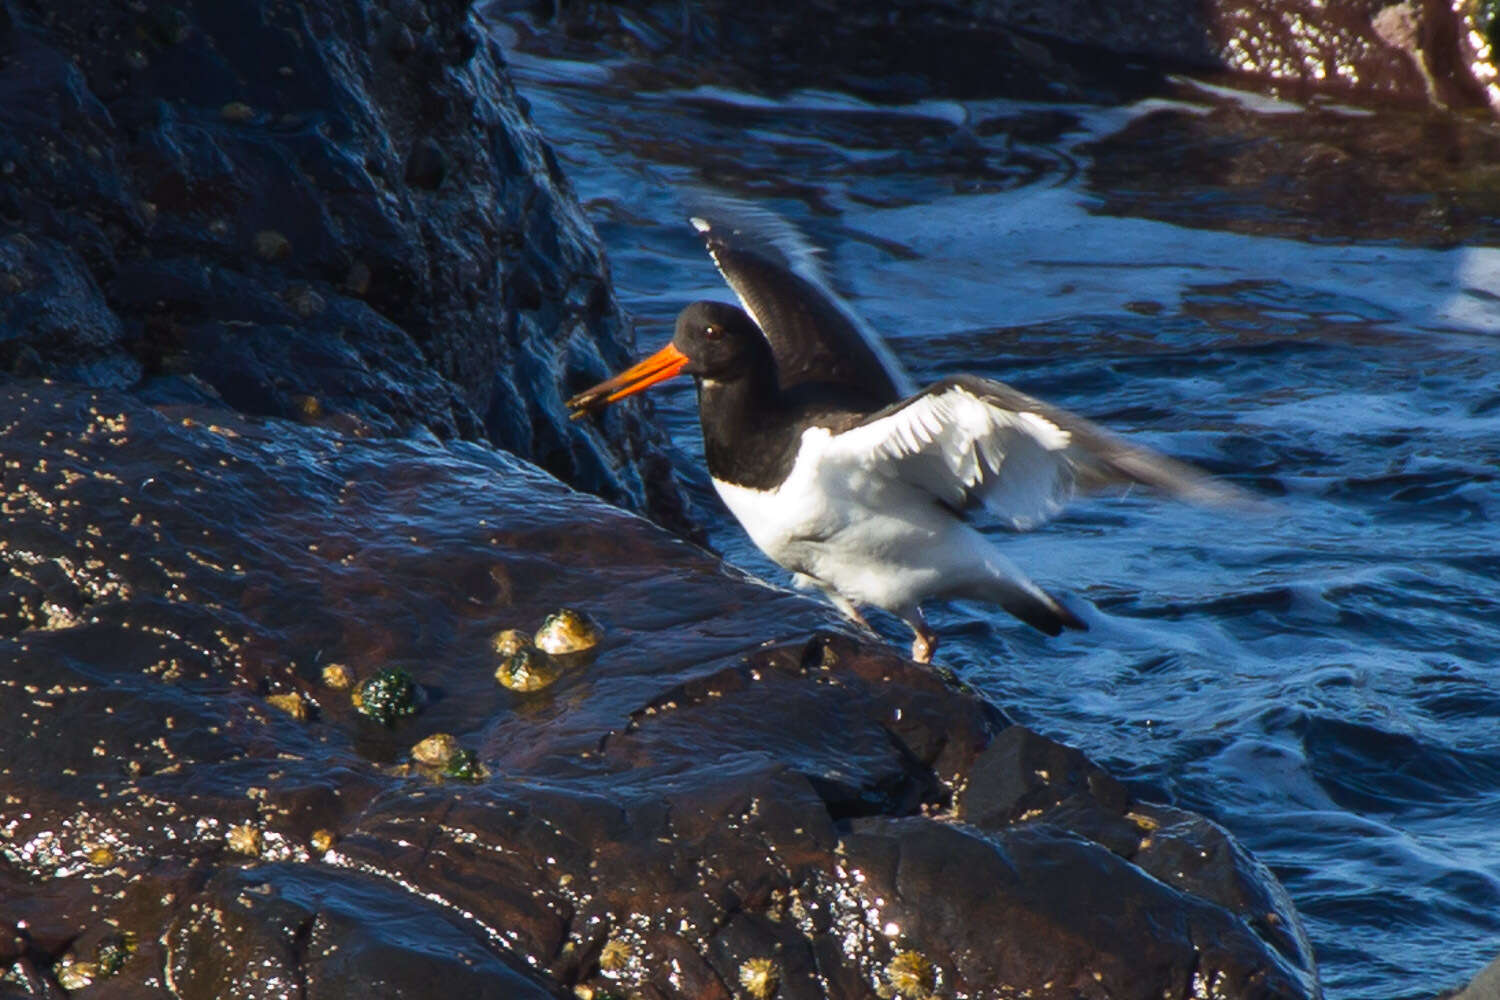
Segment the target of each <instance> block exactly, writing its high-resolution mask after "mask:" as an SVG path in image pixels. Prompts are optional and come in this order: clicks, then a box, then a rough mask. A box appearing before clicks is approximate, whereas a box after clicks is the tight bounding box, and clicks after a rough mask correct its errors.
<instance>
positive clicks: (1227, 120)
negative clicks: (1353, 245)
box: [1083, 105, 1500, 247]
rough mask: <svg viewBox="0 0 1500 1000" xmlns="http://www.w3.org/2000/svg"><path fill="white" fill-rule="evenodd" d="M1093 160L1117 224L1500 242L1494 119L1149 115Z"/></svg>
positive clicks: (1096, 187) (1331, 112) (1090, 150)
mask: <svg viewBox="0 0 1500 1000" xmlns="http://www.w3.org/2000/svg"><path fill="white" fill-rule="evenodd" d="M1083 152H1084V153H1085V154H1087V156H1088V160H1089V164H1090V165H1089V185H1090V188H1091V190H1092V191H1093V193H1094V194H1095V195H1096V196H1097V198H1098V209H1097V210H1098V211H1102V212H1106V213H1110V214H1119V215H1132V216H1144V217H1147V218H1156V219H1162V220H1164V221H1167V222H1171V223H1173V224H1174V225H1178V226H1190V227H1206V228H1213V229H1222V230H1228V231H1231V232H1240V233H1249V234H1254V235H1258V236H1260V235H1263V236H1285V237H1291V238H1297V239H1325V240H1326V239H1329V238H1339V239H1345V240H1351V241H1382V240H1393V241H1401V242H1404V243H1412V244H1417V245H1427V246H1434V247H1449V246H1454V245H1457V244H1460V243H1474V244H1491V243H1494V242H1495V241H1496V240H1500V224H1497V221H1496V220H1497V219H1500V166H1497V164H1500V136H1496V134H1495V130H1494V126H1493V123H1491V122H1490V121H1489V120H1488V119H1485V118H1479V117H1475V116H1466V117H1464V116H1456V115H1435V114H1432V113H1430V112H1420V113H1398V112H1391V113H1387V114H1382V115H1377V116H1370V115H1351V114H1345V113H1342V112H1341V111H1340V110H1338V109H1324V110H1319V109H1310V110H1308V111H1305V112H1303V113H1300V114H1295V115H1263V114H1260V115H1258V114H1255V113H1254V112H1253V111H1250V110H1246V109H1244V108H1241V107H1238V106H1234V105H1223V106H1220V107H1217V108H1215V109H1214V110H1213V111H1211V112H1209V113H1207V114H1201V115H1200V114H1192V113H1186V112H1179V111H1173V110H1167V111H1161V112H1156V113H1153V114H1150V115H1144V116H1141V117H1140V118H1137V119H1135V120H1134V121H1132V122H1130V123H1129V124H1128V125H1126V126H1125V127H1124V128H1123V129H1121V130H1120V131H1118V132H1116V133H1114V134H1113V135H1110V136H1108V137H1107V138H1105V139H1102V140H1100V141H1099V142H1096V143H1092V144H1090V145H1087V146H1085V147H1083ZM1163 178H1168V179H1169V180H1166V181H1163ZM1312 214H1316V216H1317V218H1318V223H1317V226H1316V228H1314V227H1313V226H1312V225H1311V224H1310V223H1309V221H1308V219H1309V216H1310V215H1312Z"/></svg>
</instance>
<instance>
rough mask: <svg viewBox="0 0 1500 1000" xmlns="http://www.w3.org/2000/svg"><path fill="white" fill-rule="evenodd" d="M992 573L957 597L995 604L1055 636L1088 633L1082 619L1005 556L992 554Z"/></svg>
mask: <svg viewBox="0 0 1500 1000" xmlns="http://www.w3.org/2000/svg"><path fill="white" fill-rule="evenodd" d="M992 560H993V561H992V564H991V566H990V570H991V572H992V574H993V575H992V576H991V577H990V578H989V579H987V580H985V581H983V582H982V583H978V584H976V585H975V586H973V587H972V588H970V589H967V590H966V592H965V593H963V594H962V595H959V596H963V597H968V598H970V599H971V600H979V601H987V602H988V603H990V604H998V605H1000V607H1002V608H1004V609H1005V610H1006V611H1007V612H1009V613H1010V614H1012V615H1014V616H1015V617H1017V618H1019V619H1021V621H1023V622H1025V623H1026V624H1027V625H1030V626H1031V627H1032V628H1034V629H1036V630H1037V631H1038V632H1045V633H1046V634H1048V635H1058V634H1060V633H1061V632H1062V630H1063V629H1065V628H1066V629H1073V630H1075V631H1078V632H1087V631H1088V625H1086V624H1085V623H1084V621H1083V619H1081V618H1079V617H1078V616H1077V615H1075V614H1074V613H1073V612H1071V611H1069V610H1068V609H1067V608H1066V607H1065V606H1064V605H1063V603H1062V602H1061V601H1059V600H1058V599H1057V598H1055V597H1053V596H1052V595H1051V594H1049V593H1047V592H1046V591H1045V590H1043V589H1042V588H1041V587H1038V586H1037V585H1036V584H1034V583H1032V582H1031V581H1030V580H1029V579H1027V578H1026V574H1024V573H1022V572H1021V571H1020V569H1019V568H1017V567H1016V566H1015V565H1014V564H1012V563H1011V562H1010V560H1008V559H1003V558H1000V557H998V556H993V557H992Z"/></svg>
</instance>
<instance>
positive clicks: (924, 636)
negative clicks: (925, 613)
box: [911, 628, 938, 663]
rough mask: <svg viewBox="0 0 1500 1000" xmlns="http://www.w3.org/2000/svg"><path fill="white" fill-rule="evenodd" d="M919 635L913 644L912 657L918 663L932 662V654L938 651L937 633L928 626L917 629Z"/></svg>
mask: <svg viewBox="0 0 1500 1000" xmlns="http://www.w3.org/2000/svg"><path fill="white" fill-rule="evenodd" d="M916 632H917V637H916V639H914V640H913V641H912V644H911V658H912V659H913V660H916V661H917V662H918V663H931V662H932V654H933V653H936V652H937V648H938V637H937V633H936V632H934V631H932V630H931V629H927V628H920V629H917V630H916Z"/></svg>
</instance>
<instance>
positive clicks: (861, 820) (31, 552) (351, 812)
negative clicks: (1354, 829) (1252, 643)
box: [0, 379, 1317, 1000]
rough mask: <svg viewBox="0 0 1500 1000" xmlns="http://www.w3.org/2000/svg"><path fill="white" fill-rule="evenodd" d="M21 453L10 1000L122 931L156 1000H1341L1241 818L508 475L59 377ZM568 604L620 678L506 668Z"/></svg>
mask: <svg viewBox="0 0 1500 1000" xmlns="http://www.w3.org/2000/svg"><path fill="white" fill-rule="evenodd" d="M0 430H3V439H0V444H3V446H4V451H5V454H6V458H7V461H6V464H5V467H4V469H3V470H0V483H3V494H0V504H3V513H4V515H5V517H6V519H7V530H6V532H5V533H4V536H3V538H0V561H3V563H4V565H5V566H6V569H7V570H8V585H7V595H6V598H5V600H3V601H0V635H3V636H4V638H3V640H0V898H4V899H5V900H6V907H5V914H4V916H5V920H6V923H5V925H4V927H3V931H4V933H3V934H0V963H3V964H4V965H5V966H7V967H8V968H9V970H10V971H9V972H8V973H6V975H8V977H9V978H8V979H7V980H6V981H5V986H6V988H7V989H10V990H12V991H17V990H24V991H27V992H26V993H24V994H23V995H32V996H51V995H61V994H60V992H59V985H60V977H61V976H64V974H65V973H66V971H67V970H68V969H73V970H74V971H76V969H77V964H76V963H77V961H86V960H88V957H89V956H90V955H93V954H96V953H97V952H98V945H99V943H100V942H102V941H104V939H105V938H106V937H107V936H108V935H119V936H121V938H122V939H123V940H125V941H128V942H130V943H131V945H132V947H133V950H132V951H130V952H129V954H128V955H127V956H126V957H125V958H124V960H123V961H122V962H120V963H119V967H118V969H116V970H115V971H114V972H113V974H112V975H111V976H110V977H109V984H108V990H109V995H111V996H118V997H126V998H130V997H135V996H148V995H149V996H157V995H160V993H161V992H162V990H163V988H164V986H168V985H169V986H170V988H171V990H172V992H173V994H174V995H175V996H178V997H181V998H183V1000H199V998H209V997H219V996H224V995H227V994H228V993H229V992H231V987H232V991H233V992H235V994H236V995H245V996H271V995H281V994H282V993H284V992H286V991H287V990H288V989H291V988H295V989H296V990H297V991H299V992H300V993H301V994H302V995H308V996H329V997H333V996H350V995H358V994H362V993H369V992H370V991H371V990H372V989H375V988H376V987H375V985H374V984H376V983H380V984H382V985H381V986H380V987H379V990H380V991H381V992H382V993H384V994H388V995H401V996H433V995H455V996H458V995H464V996H467V995H476V996H521V997H525V996H533V995H535V996H565V995H570V994H571V995H584V996H588V995H592V996H605V995H640V996H649V997H661V998H678V997H682V998H687V997H693V998H700V997H724V998H727V997H731V996H737V995H744V993H743V986H742V983H743V980H742V979H741V976H742V969H744V968H745V966H746V963H750V962H757V963H764V962H765V961H769V962H771V963H773V965H774V969H775V972H776V977H777V983H778V987H777V989H778V993H777V994H776V995H778V996H782V997H788V998H804V997H806V998H813V997H835V998H850V1000H853V998H863V997H868V996H870V995H871V994H872V993H878V992H881V991H889V989H890V988H892V984H893V983H895V982H898V981H899V982H900V983H907V984H912V983H915V984H918V985H920V984H921V983H922V981H923V980H924V978H925V977H926V976H929V975H930V976H931V980H932V983H933V984H934V986H935V987H936V991H937V993H938V994H939V995H950V994H951V993H953V992H954V991H959V990H961V991H964V992H967V993H968V994H969V995H1001V992H1002V990H1003V989H1004V988H1005V987H1007V986H1009V987H1014V988H1016V989H1029V990H1030V991H1031V995H1032V996H1036V997H1057V998H1062V997H1075V996H1078V995H1101V996H1102V995H1112V996H1125V997H1136V996H1139V997H1146V996H1152V997H1159V996H1162V995H1172V996H1187V995H1204V994H1206V993H1208V992H1210V991H1211V992H1212V994H1213V995H1216V996H1226V997H1257V998H1258V997H1312V996H1316V995H1317V987H1316V985H1315V983H1314V978H1313V972H1312V961H1311V958H1310V957H1309V955H1308V953H1307V950H1306V944H1305V941H1304V939H1303V937H1302V934H1301V931H1300V928H1299V926H1298V923H1297V918H1296V915H1295V913H1294V912H1293V911H1292V909H1291V907H1290V906H1289V905H1287V904H1286V902H1285V899H1284V897H1283V896H1282V895H1281V894H1280V889H1279V887H1277V886H1276V884H1275V881H1274V879H1272V878H1271V877H1270V876H1269V875H1268V874H1266V873H1265V871H1264V870H1263V869H1261V868H1260V867H1259V866H1258V865H1256V864H1255V863H1254V862H1253V861H1252V860H1250V859H1249V858H1247V857H1246V856H1245V855H1244V854H1243V852H1242V851H1240V850H1239V849H1238V848H1237V847H1236V846H1235V845H1234V844H1233V842H1232V841H1231V840H1230V839H1229V838H1228V837H1227V836H1226V835H1224V834H1223V833H1222V831H1219V830H1217V828H1215V827H1213V826H1212V825H1211V824H1209V823H1207V822H1206V821H1204V820H1202V819H1201V818H1200V817H1196V816H1193V815H1191V814H1188V813H1183V812H1179V811H1177V810H1173V809H1168V808H1165V807H1159V806H1151V805H1148V804H1145V803H1140V802H1136V801H1133V800H1132V799H1131V797H1130V796H1129V794H1128V793H1127V792H1126V791H1125V790H1124V789H1123V788H1122V786H1120V785H1119V784H1117V783H1116V782H1114V781H1113V780H1112V779H1110V778H1109V777H1108V775H1107V774H1105V773H1104V772H1103V771H1102V770H1100V769H1099V768H1097V767H1096V766H1094V765H1093V764H1091V763H1090V762H1089V761H1088V760H1087V759H1085V758H1084V757H1083V756H1082V755H1081V754H1079V753H1077V752H1076V751H1073V750H1069V749H1067V748H1064V747H1060V746H1058V745H1057V744H1055V743H1053V742H1052V741H1050V740H1047V739H1045V738H1043V737H1041V736H1038V735H1036V734H1035V733H1031V732H1029V731H1027V730H1024V729H1020V728H1017V727H1007V725H1006V722H1005V720H1004V719H1003V718H1002V717H1001V716H1000V714H999V713H998V712H997V711H996V710H994V709H993V708H991V707H990V706H988V705H987V704H985V703H984V702H982V701H980V700H979V699H977V698H976V697H974V696H972V695H971V694H968V693H966V692H964V691H962V690H960V689H959V688H957V687H956V686H954V685H952V684H951V683H950V682H948V681H946V680H945V679H944V678H943V676H942V675H941V674H939V673H938V672H935V671H933V670H931V669H929V668H926V667H923V666H920V665H918V664H914V663H912V662H910V661H907V660H905V659H902V658H900V657H898V656H896V655H894V654H893V653H892V652H891V651H889V650H887V649H883V648H879V647H875V646H871V645H869V644H867V643H864V642H862V641H858V640H855V639H853V638H850V637H847V636H845V635H843V634H840V633H838V632H837V631H829V630H828V628H829V623H830V612H828V611H827V610H826V609H824V608H823V607H822V606H820V605H818V604H815V603H813V602H811V601H808V600H806V599H804V598H802V597H799V596H797V595H794V594H791V593H787V592H784V591H777V590H771V589H769V588H766V587H763V586H761V585H758V584H755V583H753V582H751V581H748V580H747V579H745V578H744V577H742V576H740V575H738V574H734V573H731V572H729V571H728V570H726V569H725V568H724V567H723V566H722V565H720V564H718V563H716V562H714V561H713V560H711V559H709V558H708V557H707V556H705V555H704V554H703V553H702V552H701V551H700V550H698V549H696V548H694V547H692V546H690V545H688V544H686V543H684V542H682V541H680V540H679V539H676V538H675V537H673V536H671V535H668V534H666V533H664V532H662V531H660V530H658V529H656V528H654V527H652V526H651V525H649V524H648V523H647V522H645V521H644V520H641V519H639V518H636V517H633V516H631V515H628V514H625V513H623V512H621V511H619V510H617V509H615V508H612V507H609V506H607V505H605V504H603V503H600V502H599V501H597V500H595V499H593V498H591V497H588V496H586V495H584V494H580V493H575V492H573V491H571V490H570V489H568V488H567V487H565V486H563V485H562V484H560V483H558V482H556V481H555V480H552V479H550V478H548V477H547V476H545V475H544V474H542V473H540V472H539V471H537V470H536V469H535V467H533V466H530V465H528V464H526V463H523V462H521V461H519V460H516V459H514V458H512V457H511V456H508V455H506V454H504V453H501V452H496V451H492V450H489V449H486V448H483V447H480V446H476V445H471V444H466V443H462V442H449V443H446V444H445V443H440V442H438V441H435V440H431V439H428V440H415V439H404V440H403V439H392V438H385V439H376V440H361V439H358V438H355V437H351V436H347V435H341V434H337V433H334V432H331V431H329V430H327V429H325V428H319V427H305V426H297V425H294V424H289V423H286V422H283V421H276V420H255V419H248V418H244V417H241V416H238V415H236V414H233V413H229V412H226V411H224V410H223V409H221V408H210V407H204V406H199V405H184V404H172V405H168V404H162V405H160V406H157V407H151V406H147V405H145V404H143V403H142V402H141V401H139V400H138V399H137V398H135V397H134V396H133V395H130V394H127V393H123V392H112V391H85V390H83V389H79V388H77V387H70V386H65V385H60V384H56V383H47V382H43V381H40V380H14V379H13V380H11V381H9V382H8V383H6V384H5V386H4V392H3V393H0ZM562 605H567V606H570V607H576V608H578V609H580V610H581V611H583V612H585V613H587V614H589V615H591V616H593V617H595V618H596V619H597V620H598V621H600V622H601V623H602V624H603V626H604V631H603V639H602V641H601V643H600V645H599V646H598V647H596V648H595V649H594V650H591V651H590V653H591V654H593V655H594V658H593V659H592V660H591V661H589V662H587V663H586V664H583V665H580V666H578V667H577V668H576V669H569V670H568V671H565V672H564V673H563V674H562V675H561V677H560V678H559V679H558V680H557V681H556V683H555V684H553V685H552V686H551V687H549V688H548V689H546V690H545V691H542V692H532V693H528V694H515V693H512V692H509V691H507V690H505V689H504V688H502V687H500V686H499V685H497V684H495V683H494V681H493V679H492V678H491V676H490V675H491V672H492V669H493V662H494V661H493V658H494V655H495V653H494V648H493V637H494V635H495V633H496V632H497V631H499V630H500V629H502V628H504V627H507V626H509V625H510V624H512V623H515V622H533V621H538V620H540V619H541V618H542V617H543V616H545V615H546V614H548V613H549V612H551V611H553V610H555V609H556V608H557V607H559V606H562ZM768 640H769V641H768ZM331 664H339V665H341V666H342V669H341V670H340V671H339V673H340V674H341V675H343V676H345V677H347V675H349V674H352V675H353V676H355V677H357V678H368V677H371V676H374V675H376V674H378V673H379V672H380V671H381V670H385V669H389V668H397V667H399V668H401V669H404V670H406V671H407V672H409V673H410V674H411V675H412V676H413V678H414V679H415V680H416V681H417V683H419V684H420V685H421V686H422V688H423V690H424V691H425V692H426V694H427V696H428V700H427V702H426V704H425V705H424V707H423V710H422V711H421V713H419V714H417V715H414V716H408V717H404V718H399V719H395V720H393V725H392V726H391V727H390V728H389V729H388V728H385V727H383V726H379V725H376V724H374V723H371V722H369V721H368V720H364V719H362V718H361V717H359V716H358V714H357V712H356V710H355V708H354V707H353V706H352V705H351V704H350V700H349V693H348V691H347V690H340V689H338V688H334V687H329V686H328V685H327V682H326V678H327V677H328V676H329V671H330V670H331V667H330V665H331ZM288 693H296V694H298V695H300V696H301V698H302V699H303V700H305V701H306V702H307V703H308V704H309V705H310V706H313V707H315V709H316V710H315V711H311V712H309V713H308V714H307V716H306V717H305V718H303V719H301V720H299V719H296V718H293V717H292V716H291V715H288V714H287V713H285V712H283V711H278V710H277V709H276V708H274V707H272V706H271V704H268V703H267V698H268V696H275V695H279V694H288ZM438 733H443V734H449V735H450V736H451V737H452V738H453V739H454V740H455V741H456V742H458V743H460V744H462V745H463V746H464V747H468V748H475V749H476V750H477V756H478V763H479V764H480V765H482V770H478V771H476V773H475V774H474V775H472V776H471V777H470V780H463V781H458V780H452V779H448V780H444V779H442V778H439V777H436V776H433V775H431V774H426V773H422V769H419V768H413V767H411V766H409V765H407V764H405V763H404V762H405V761H406V760H407V755H408V754H409V752H410V748H411V747H412V746H413V745H414V744H416V743H418V742H419V741H421V740H422V739H423V738H425V737H428V736H431V735H433V734H438ZM70 956H71V957H70ZM929 963H930V965H929ZM753 968H765V966H764V965H763V964H762V965H757V966H752V969H753ZM929 970H930V971H929ZM580 988H581V990H580Z"/></svg>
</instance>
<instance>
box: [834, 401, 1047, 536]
mask: <svg viewBox="0 0 1500 1000" xmlns="http://www.w3.org/2000/svg"><path fill="white" fill-rule="evenodd" d="M1071 441H1072V435H1071V434H1069V433H1068V432H1067V431H1066V430H1064V429H1063V428H1061V427H1059V426H1057V425H1056V424H1055V423H1053V422H1052V421H1050V420H1048V419H1047V418H1045V417H1043V416H1042V415H1041V414H1038V413H1033V412H1030V411H1018V410H1011V409H1006V408H1005V407H1002V406H997V405H995V404H994V403H993V402H986V401H985V400H984V399H982V398H980V397H979V396H976V395H974V394H973V393H971V392H969V391H968V390H966V389H964V388H963V387H962V386H950V387H949V388H947V389H944V390H943V391H941V392H932V393H928V394H926V395H923V396H919V397H918V398H916V399H914V400H912V402H911V403H910V404H908V405H907V406H904V407H902V408H901V409H899V410H897V411H896V412H895V413H892V414H891V415H890V416H887V417H881V418H880V419H878V420H872V421H870V422H869V423H866V424H861V425H859V426H858V427H854V428H851V429H850V430H848V431H845V432H843V433H841V434H838V435H835V436H834V438H833V439H832V440H831V441H829V443H828V446H827V459H828V460H829V464H828V466H827V472H828V474H830V475H840V476H858V475H863V476H865V477H868V478H870V479H874V480H879V479H882V478H884V479H893V480H899V481H900V482H902V483H905V484H907V485H908V486H911V487H915V488H916V489H918V490H921V491H923V492H925V493H927V494H930V495H931V496H932V497H934V498H935V499H938V500H941V501H942V502H943V503H946V504H948V505H949V506H951V507H954V508H957V509H960V510H961V509H963V508H965V507H968V506H969V505H971V504H973V503H976V502H977V503H982V504H983V505H984V506H985V507H986V508H988V509H989V510H990V511H991V512H992V513H993V514H994V515H995V516H996V517H998V518H1000V519H1001V520H1003V521H1005V522H1006V523H1007V524H1009V525H1010V526H1011V527H1012V528H1015V529H1016V530H1018V531H1025V530H1028V529H1030V528H1034V527H1036V526H1037V525H1039V524H1041V523H1042V522H1043V521H1046V520H1047V519H1048V518H1051V517H1053V516H1055V515H1056V514H1057V513H1058V511H1060V510H1061V509H1062V507H1063V505H1064V504H1065V503H1066V502H1067V501H1068V499H1069V498H1070V497H1071V496H1072V495H1073V466H1072V463H1071V462H1070V461H1069V459H1068V456H1067V449H1068V447H1069V445H1070V443H1071Z"/></svg>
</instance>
